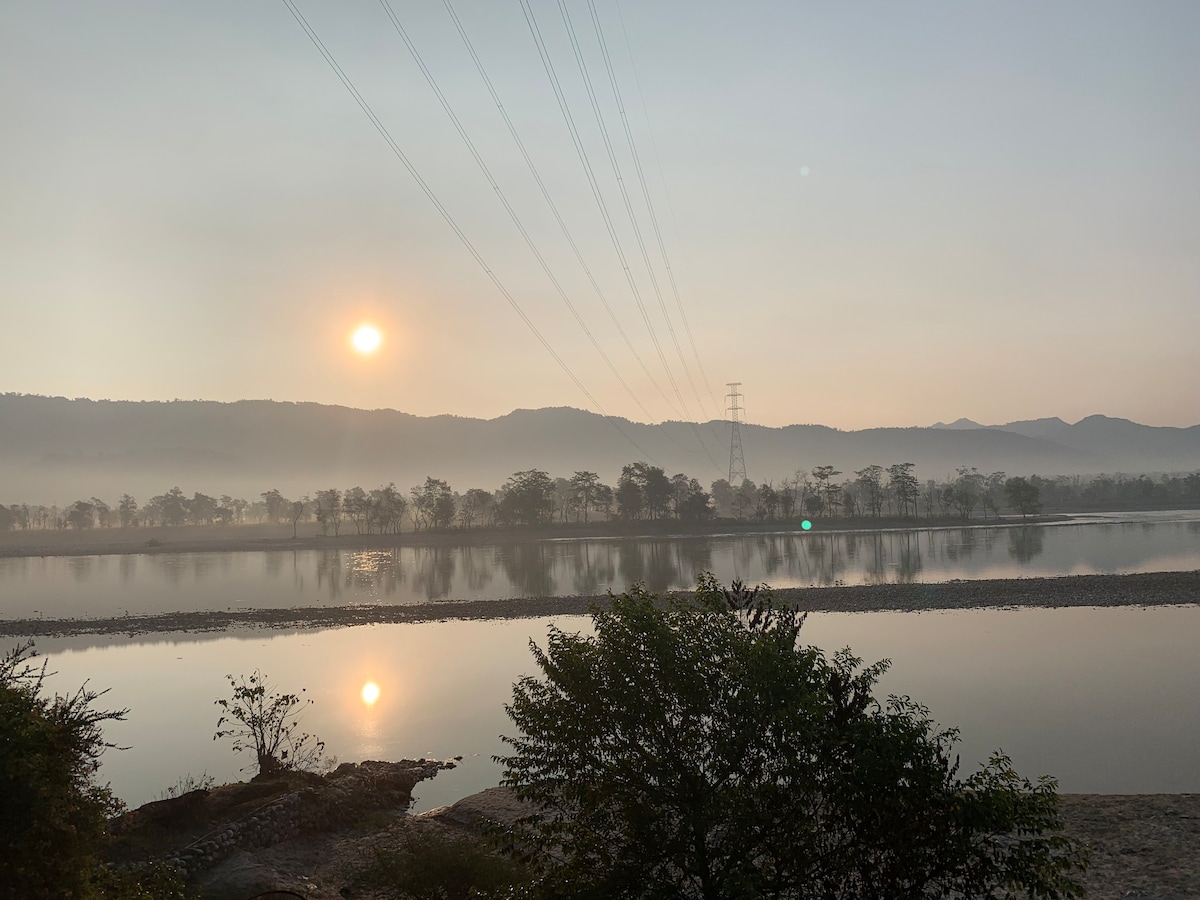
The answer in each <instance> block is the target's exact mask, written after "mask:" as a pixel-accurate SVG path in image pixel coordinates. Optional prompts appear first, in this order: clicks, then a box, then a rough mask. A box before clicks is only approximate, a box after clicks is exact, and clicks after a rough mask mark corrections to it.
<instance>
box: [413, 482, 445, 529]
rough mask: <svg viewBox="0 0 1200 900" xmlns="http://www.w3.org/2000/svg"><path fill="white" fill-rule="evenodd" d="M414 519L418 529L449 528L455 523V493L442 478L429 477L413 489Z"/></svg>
mask: <svg viewBox="0 0 1200 900" xmlns="http://www.w3.org/2000/svg"><path fill="white" fill-rule="evenodd" d="M412 500H413V506H412V519H413V524H414V525H415V526H416V527H417V528H425V529H426V530H428V529H430V528H448V527H449V526H450V523H451V522H453V521H454V492H453V491H451V490H450V485H449V484H447V483H446V482H445V481H442V480H441V479H440V478H433V477H429V476H427V477H426V478H425V482H424V484H418V485H416V486H415V487H414V488H413V489H412Z"/></svg>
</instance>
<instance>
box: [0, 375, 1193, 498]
mask: <svg viewBox="0 0 1200 900" xmlns="http://www.w3.org/2000/svg"><path fill="white" fill-rule="evenodd" d="M742 440H743V444H744V447H745V455H746V465H747V470H748V472H749V475H750V478H751V479H753V480H755V481H763V480H767V479H776V480H778V479H781V478H783V477H784V476H787V475H789V474H791V473H792V472H794V471H795V470H796V469H797V468H804V469H811V468H812V467H813V466H816V465H824V464H832V465H835V466H837V467H838V468H839V469H841V470H843V471H844V472H850V471H852V470H853V469H856V468H862V467H863V466H866V465H869V464H872V463H878V464H880V465H888V464H890V463H893V462H904V461H911V462H914V463H916V465H917V469H918V474H920V475H921V476H922V477H926V476H928V477H939V478H940V477H942V476H944V475H946V474H947V473H950V472H952V471H953V470H954V468H955V467H956V466H961V465H967V466H977V467H978V468H979V469H980V470H981V471H989V472H990V471H996V470H1003V471H1006V472H1008V473H1009V474H1010V475H1017V474H1030V473H1034V472H1037V473H1039V474H1043V475H1050V474H1083V473H1095V472H1117V471H1121V472H1175V471H1185V470H1187V471H1191V470H1196V469H1200V425H1198V426H1193V427H1190V428H1159V427H1151V426H1146V425H1139V424H1137V423H1135V422H1130V421H1128V420H1125V419H1114V418H1109V417H1106V416H1089V417H1088V418H1086V419H1083V420H1081V421H1079V422H1076V423H1074V424H1068V423H1066V422H1064V421H1062V420H1061V419H1037V420H1031V421H1022V422H1012V423H1009V424H1007V425H999V426H981V425H978V424H977V423H974V422H969V420H959V421H958V422H956V423H954V424H953V425H950V426H946V425H943V424H941V423H938V424H937V425H934V426H931V427H913V428H871V429H865V430H862V431H838V430H836V429H833V428H827V427H824V426H821V425H789V426H786V427H783V428H768V427H764V426H759V425H743V426H742ZM634 444H636V445H637V446H636V447H635V446H634ZM639 448H640V449H639ZM702 448H703V449H702ZM705 450H707V452H705ZM710 457H711V458H710ZM728 458H729V425H728V423H726V422H720V421H714V422H707V423H699V424H689V423H685V422H667V423H664V424H662V425H644V424H639V423H633V422H629V421H628V420H626V419H620V418H613V419H611V420H609V421H606V420H605V419H604V418H603V417H601V416H599V415H596V414H594V413H590V412H585V411H582V410H577V409H571V408H553V409H539V410H525V409H518V410H514V411H513V412H511V413H509V414H508V415H505V416H500V417H498V418H495V419H470V418H462V417H458V416H432V417H419V416H413V415H410V414H407V413H403V412H398V411H395V410H360V409H351V408H348V407H342V406H325V405H321V404H317V403H285V402H277V401H270V400H246V401H239V402H236V403H217V402H212V401H178V400H177V401H172V402H157V401H145V402H134V401H111V400H86V399H74V400H71V399H66V398H62V397H39V396H32V395H18V394H2V395H0V502H5V503H14V502H31V503H33V502H43V503H49V502H59V503H61V502H65V501H68V500H72V499H75V498H78V497H83V496H99V497H101V498H108V499H109V500H110V501H111V500H112V499H114V498H115V497H116V496H117V495H119V494H120V493H122V492H126V491H127V492H129V493H131V494H133V495H134V496H135V497H138V498H139V499H143V498H145V497H148V496H149V495H150V494H152V493H161V492H162V491H164V490H166V489H168V488H170V487H171V486H172V485H176V484H178V485H179V486H180V487H182V488H183V489H184V490H185V491H188V492H191V491H196V490H199V491H204V492H206V493H214V494H217V493H231V494H237V495H243V496H254V495H257V494H258V493H259V492H261V491H264V490H267V489H268V488H273V487H274V488H278V489H280V490H282V491H284V492H285V493H292V494H300V493H305V492H311V491H314V490H316V489H318V488H323V487H347V486H350V485H354V484H362V485H364V486H368V487H369V486H374V485H378V484H380V483H384V482H388V481H395V482H396V484H397V485H398V486H400V487H402V488H407V487H409V486H410V485H412V484H414V483H416V482H417V481H419V480H422V479H424V477H425V476H426V475H434V476H436V477H440V478H445V479H447V480H448V481H449V482H450V483H451V485H452V486H453V487H454V488H456V489H458V490H465V489H466V488H468V487H475V486H478V487H485V488H489V489H491V488H495V487H497V486H498V485H500V484H502V483H503V482H504V480H505V479H506V478H507V477H508V476H509V475H510V474H511V473H513V472H515V471H518V470H521V469H531V468H541V469H545V470H547V471H549V472H550V473H551V474H554V475H570V474H571V472H573V471H575V470H577V469H588V470H591V471H595V472H598V473H600V475H601V477H602V478H604V479H605V480H607V481H609V482H612V481H614V480H615V478H616V476H617V474H618V473H619V472H620V468H621V466H622V465H623V464H625V463H628V462H632V461H635V460H639V459H646V460H648V461H650V462H652V463H655V464H657V465H660V466H662V467H663V468H665V469H666V470H667V471H668V473H674V472H686V473H687V474H689V475H692V476H695V477H696V478H699V479H700V480H701V481H702V482H704V483H705V484H707V483H709V482H711V481H712V480H713V479H716V478H719V477H723V476H724V474H725V470H726V468H727V465H728Z"/></svg>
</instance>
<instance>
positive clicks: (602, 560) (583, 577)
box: [564, 541, 616, 597]
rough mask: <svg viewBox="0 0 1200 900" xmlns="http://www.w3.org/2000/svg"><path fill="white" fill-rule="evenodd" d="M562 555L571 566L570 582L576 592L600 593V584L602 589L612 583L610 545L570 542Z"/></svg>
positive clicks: (612, 564) (613, 566) (613, 571)
mask: <svg viewBox="0 0 1200 900" xmlns="http://www.w3.org/2000/svg"><path fill="white" fill-rule="evenodd" d="M564 555H565V558H566V560H567V562H568V563H569V565H570V567H571V583H572V587H573V588H574V590H575V593H576V594H578V595H581V596H585V597H590V596H592V595H594V594H599V593H601V590H602V588H601V585H603V586H604V587H603V589H607V588H608V587H610V586H611V585H612V582H613V576H614V575H615V574H616V567H615V565H614V563H613V554H612V547H611V546H610V545H608V544H594V543H592V542H591V541H577V542H572V543H571V544H569V545H568V546H567V549H566V552H565V554H564Z"/></svg>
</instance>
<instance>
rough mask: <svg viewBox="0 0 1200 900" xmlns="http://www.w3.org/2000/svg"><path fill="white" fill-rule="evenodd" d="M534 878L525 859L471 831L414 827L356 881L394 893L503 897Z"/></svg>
mask: <svg viewBox="0 0 1200 900" xmlns="http://www.w3.org/2000/svg"><path fill="white" fill-rule="evenodd" d="M527 879H528V873H527V871H526V870H525V869H524V867H522V866H521V865H520V864H519V863H517V862H516V861H514V860H512V859H509V858H507V857H504V856H501V855H500V854H499V853H497V852H496V851H495V850H494V849H492V847H490V846H489V845H488V843H487V842H486V841H485V840H484V839H482V838H477V837H474V836H470V835H451V834H447V833H445V832H444V831H442V830H441V829H437V828H421V827H411V828H410V829H409V830H408V832H407V833H406V834H405V835H404V838H403V841H402V842H401V844H400V846H399V848H398V849H396V850H379V851H376V853H375V858H374V860H373V861H372V862H371V863H370V864H369V865H368V866H367V867H366V868H365V869H364V870H363V871H362V872H361V873H360V874H359V876H358V878H357V879H356V885H357V886H358V887H359V888H370V889H372V890H374V891H378V892H380V893H381V894H382V895H383V896H385V897H389V898H398V900H399V898H403V900H456V898H460V897H480V898H483V897H503V896H508V892H509V890H510V889H511V888H513V887H514V886H516V885H519V884H522V883H523V882H525V881H526V880H527Z"/></svg>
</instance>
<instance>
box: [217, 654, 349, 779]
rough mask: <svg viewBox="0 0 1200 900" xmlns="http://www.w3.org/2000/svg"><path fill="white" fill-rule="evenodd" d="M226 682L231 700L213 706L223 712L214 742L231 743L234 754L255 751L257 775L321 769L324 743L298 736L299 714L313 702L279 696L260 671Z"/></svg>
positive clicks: (286, 695)
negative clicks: (224, 739)
mask: <svg viewBox="0 0 1200 900" xmlns="http://www.w3.org/2000/svg"><path fill="white" fill-rule="evenodd" d="M225 677H226V678H228V679H229V686H230V687H231V688H232V689H233V697H232V698H231V699H228V700H224V699H222V700H216V701H214V702H215V703H216V705H217V706H219V707H221V709H222V713H221V716H220V718H218V719H217V732H216V734H214V735H213V740H214V741H215V740H218V739H219V738H223V737H231V738H233V749H234V752H235V753H238V752H241V751H243V750H252V751H254V757H255V763H256V764H257V766H258V773H259V775H266V776H270V775H275V774H277V773H279V772H281V771H283V770H286V769H296V770H300V771H311V770H313V769H316V768H318V767H319V765H320V764H321V756H322V754H323V753H324V752H325V742H324V741H320V740H317V738H315V737H314V736H313V735H311V734H306V733H304V732H301V731H300V730H299V725H300V713H301V711H302V710H303V709H304V707H306V706H309V705H311V704H312V701H311V700H308V699H301V698H300V696H299V695H298V694H281V693H279V692H277V691H276V690H275V688H274V686H273V685H271V684H268V683H267V677H266V676H265V675H263V673H262V672H260V671H259V670H258V669H255V670H254V673H253V674H252V675H251V676H250V677H249V678H247V677H246V676H244V675H243V676H242V677H241V678H234V677H233V676H232V675H227V676H225ZM301 692H303V688H302V689H301ZM222 726H224V727H222Z"/></svg>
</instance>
